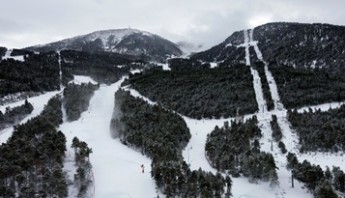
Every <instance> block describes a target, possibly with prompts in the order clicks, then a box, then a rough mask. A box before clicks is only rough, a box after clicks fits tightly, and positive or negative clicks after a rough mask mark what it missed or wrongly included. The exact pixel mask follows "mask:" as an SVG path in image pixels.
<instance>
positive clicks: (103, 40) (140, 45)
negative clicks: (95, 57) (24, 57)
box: [26, 28, 182, 60]
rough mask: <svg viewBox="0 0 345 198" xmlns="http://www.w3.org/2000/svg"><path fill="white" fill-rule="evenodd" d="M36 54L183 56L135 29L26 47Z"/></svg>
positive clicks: (174, 47) (169, 44) (168, 44)
mask: <svg viewBox="0 0 345 198" xmlns="http://www.w3.org/2000/svg"><path fill="white" fill-rule="evenodd" d="M26 49H28V50H33V51H39V52H42V51H51V50H53V51H60V50H64V49H71V50H78V51H86V52H92V53H93V52H102V51H106V52H116V53H121V54H129V55H136V56H141V55H146V56H150V57H152V58H153V59H155V60H164V59H165V58H167V57H170V56H180V55H181V54H182V52H181V50H180V49H179V47H178V46H177V45H176V44H174V43H172V42H171V41H169V40H167V39H164V38H162V37H160V36H158V35H155V34H151V33H149V32H145V31H140V30H136V29H131V28H127V29H112V30H102V31H96V32H93V33H90V34H86V35H82V36H76V37H73V38H68V39H65V40H61V41H57V42H53V43H48V44H44V45H36V46H31V47H27V48H26Z"/></svg>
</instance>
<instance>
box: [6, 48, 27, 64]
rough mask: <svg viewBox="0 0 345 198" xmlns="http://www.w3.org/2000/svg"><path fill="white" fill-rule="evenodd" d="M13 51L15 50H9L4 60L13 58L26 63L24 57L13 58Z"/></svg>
mask: <svg viewBox="0 0 345 198" xmlns="http://www.w3.org/2000/svg"><path fill="white" fill-rule="evenodd" d="M12 51H13V49H8V50H7V51H6V54H5V56H3V57H2V60H5V59H10V58H12V59H14V60H17V61H21V62H23V61H24V56H22V55H21V56H11V53H12Z"/></svg>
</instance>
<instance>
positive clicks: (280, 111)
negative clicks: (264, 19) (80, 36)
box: [0, 30, 345, 198]
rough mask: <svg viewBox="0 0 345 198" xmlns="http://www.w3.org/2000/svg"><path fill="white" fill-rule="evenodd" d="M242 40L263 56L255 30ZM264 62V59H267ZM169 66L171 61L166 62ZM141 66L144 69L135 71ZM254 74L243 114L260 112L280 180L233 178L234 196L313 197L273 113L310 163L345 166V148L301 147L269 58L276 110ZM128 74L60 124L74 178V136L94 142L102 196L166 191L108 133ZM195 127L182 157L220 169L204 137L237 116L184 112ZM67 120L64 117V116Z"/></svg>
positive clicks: (95, 190)
mask: <svg viewBox="0 0 345 198" xmlns="http://www.w3.org/2000/svg"><path fill="white" fill-rule="evenodd" d="M243 33H244V43H243V44H241V45H240V47H245V52H246V56H245V61H246V64H247V65H250V54H249V53H250V52H249V46H254V49H255V53H256V55H257V57H258V58H259V59H260V60H261V61H263V62H264V60H263V57H262V53H261V52H260V49H259V48H258V45H257V42H256V41H254V40H253V30H245V31H244V32H243ZM264 63H265V62H264ZM162 66H163V67H164V68H165V69H166V70H168V69H169V68H168V67H167V65H162ZM136 72H140V71H136ZM251 74H252V75H253V87H254V90H255V94H256V100H257V103H258V105H259V109H260V110H259V111H258V112H257V113H255V114H250V115H245V116H244V119H245V120H246V119H248V118H251V117H252V116H253V115H256V116H257V118H258V121H259V127H260V129H261V130H262V134H263V137H262V138H261V139H260V144H261V150H262V151H265V152H269V153H272V155H273V156H274V158H275V162H276V165H277V167H278V168H279V169H278V170H277V173H278V177H279V186H277V187H275V188H272V187H270V186H269V183H267V182H259V183H257V184H255V183H249V182H248V179H247V178H245V177H240V178H232V180H233V186H232V194H233V197H236V198H240V197H242V198H262V197H265V198H295V197H306V198H308V197H313V196H312V194H310V193H309V192H307V189H306V188H304V187H303V183H300V182H298V181H297V180H295V187H294V188H292V187H291V173H290V171H289V170H287V169H286V154H282V153H281V152H280V149H279V148H278V145H277V143H276V142H272V138H271V134H272V129H271V126H270V121H271V120H272V119H271V116H272V115H273V114H275V115H277V117H278V124H279V126H280V127H281V129H282V132H283V139H282V141H283V142H284V144H285V145H286V149H287V150H288V151H289V152H294V153H296V154H297V156H298V159H299V160H300V161H302V160H304V159H307V160H308V161H310V162H311V163H314V164H319V165H320V166H321V167H322V168H323V169H325V168H326V166H329V167H330V168H331V167H332V166H333V165H336V166H340V167H341V169H342V170H345V163H344V156H343V153H341V152H339V153H333V154H332V153H319V152H311V153H306V154H301V153H299V143H298V136H297V134H296V133H294V131H293V130H292V129H291V126H290V123H289V122H288V120H287V118H286V112H287V110H286V109H285V108H284V106H283V105H282V104H280V98H279V94H278V90H277V85H276V83H275V81H274V78H273V76H272V74H271V73H270V72H269V70H268V67H267V64H266V63H265V74H266V77H267V81H268V82H271V83H269V88H270V92H271V95H272V99H273V100H274V102H275V108H274V109H273V110H272V111H267V108H266V105H265V104H266V102H265V99H264V97H263V93H262V85H261V81H260V77H259V75H258V72H257V71H256V70H255V69H252V68H251ZM123 80H124V78H122V79H121V80H120V81H118V82H116V83H114V84H112V85H110V86H107V85H102V86H100V88H99V89H98V90H96V91H95V94H94V96H93V97H92V98H91V100H90V106H89V108H88V110H87V111H85V112H84V113H82V115H81V118H80V119H78V120H77V121H74V122H66V121H65V122H64V123H63V124H61V125H60V127H59V130H61V131H62V132H63V133H64V134H65V135H66V138H67V147H68V149H67V151H66V160H65V167H64V170H65V171H66V172H67V175H68V177H69V179H70V180H73V176H74V173H75V166H74V151H73V149H71V148H70V146H71V143H72V139H73V138H74V137H78V138H79V139H80V140H82V141H85V142H86V143H87V144H88V145H89V147H91V148H92V151H93V153H92V154H91V155H90V161H91V164H92V166H93V172H92V178H93V186H92V188H91V189H90V192H89V197H100V198H108V197H109V198H113V197H116V198H128V197H134V198H137V197H138V198H141V197H145V198H146V197H156V196H157V195H158V194H159V196H160V197H164V196H163V195H161V194H160V193H159V192H157V190H156V188H155V183H154V180H153V179H152V178H151V175H150V168H151V160H150V159H149V158H147V157H145V156H143V155H142V154H140V152H138V151H135V150H134V149H131V148H129V147H127V146H125V145H123V144H122V143H121V142H120V141H119V140H118V139H112V138H111V135H110V120H111V117H112V113H113V107H114V93H115V92H116V91H117V90H118V89H119V88H120V85H121V83H122V82H123ZM73 82H74V83H77V84H80V83H88V82H91V83H93V84H95V83H96V82H95V81H93V80H92V79H91V78H90V77H87V76H75V77H74V80H73ZM125 89H127V90H129V91H130V92H131V94H132V95H133V96H136V97H140V98H142V99H144V100H145V101H147V102H148V103H149V104H155V102H152V101H150V100H149V99H147V98H146V97H144V96H142V95H141V94H140V93H139V92H137V91H136V90H133V89H130V88H129V87H128V86H127V87H125ZM59 93H61V91H55V92H48V93H46V94H43V95H40V96H36V97H32V98H29V99H28V101H29V102H30V103H32V104H33V106H34V111H33V112H32V113H31V114H30V115H29V116H27V117H26V118H25V119H24V120H23V121H22V123H23V122H26V121H27V120H28V119H30V118H32V117H35V116H37V115H39V114H40V112H41V111H42V110H43V107H44V105H45V104H46V103H47V101H48V100H49V99H50V98H51V97H53V96H54V95H56V94H59ZM21 104H23V101H20V102H16V103H12V104H10V105H6V106H11V107H14V106H18V105H21ZM342 104H343V102H341V103H327V104H321V105H316V106H307V107H303V108H300V109H298V111H299V112H302V111H304V110H308V109H309V108H311V109H312V110H316V109H321V110H322V111H327V110H328V109H329V108H339V106H340V105H342ZM6 106H0V110H1V111H4V110H5V108H6ZM182 118H183V119H184V120H185V122H186V124H187V126H188V128H189V129H190V132H191V135H192V136H191V139H190V141H189V143H188V145H187V146H186V148H185V149H184V150H183V153H182V154H183V157H184V160H185V161H186V162H187V164H189V166H190V168H191V169H192V170H198V169H199V168H201V169H202V170H204V171H209V172H212V173H216V172H217V170H215V169H214V168H212V167H211V166H210V164H209V163H208V161H207V159H206V156H205V143H206V139H207V134H209V133H210V132H211V131H212V130H213V129H214V127H215V126H217V125H218V126H223V123H224V122H225V121H229V122H230V121H231V120H234V119H235V118H229V119H202V120H196V119H192V118H189V117H186V116H182ZM64 120H65V119H64ZM12 132H13V128H12V127H10V128H7V129H4V130H2V131H0V143H4V142H6V141H7V139H8V138H9V137H10V136H11V135H12ZM141 164H144V166H145V173H141V167H140V166H141ZM76 195H77V189H75V187H74V186H69V197H76Z"/></svg>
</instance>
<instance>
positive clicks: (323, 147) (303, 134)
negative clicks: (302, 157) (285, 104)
mask: <svg viewBox="0 0 345 198" xmlns="http://www.w3.org/2000/svg"><path fill="white" fill-rule="evenodd" d="M287 115H288V119H289V121H290V123H291V125H292V128H293V129H294V130H295V131H296V132H297V134H298V136H299V142H300V144H301V148H300V151H301V152H307V151H323V152H328V151H331V152H338V151H345V133H344V129H345V105H342V106H341V107H340V108H339V109H331V110H328V111H325V112H321V110H320V109H319V110H317V111H315V112H313V111H312V110H311V109H309V111H304V112H303V113H298V112H297V110H292V111H291V110H290V111H288V113H287Z"/></svg>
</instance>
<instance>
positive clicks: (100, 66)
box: [60, 50, 143, 85]
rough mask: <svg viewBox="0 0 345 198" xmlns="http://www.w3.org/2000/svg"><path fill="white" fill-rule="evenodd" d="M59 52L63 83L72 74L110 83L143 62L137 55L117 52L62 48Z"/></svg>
mask: <svg viewBox="0 0 345 198" xmlns="http://www.w3.org/2000/svg"><path fill="white" fill-rule="evenodd" d="M60 54H61V68H62V74H63V76H62V77H63V83H64V84H65V85H66V84H67V83H68V82H69V81H71V80H73V75H85V76H90V77H91V78H92V79H94V80H95V81H97V82H99V83H105V84H112V83H114V82H116V81H118V80H119V79H120V78H121V77H122V76H123V75H126V74H128V73H129V71H130V69H132V68H137V67H140V66H141V64H142V63H143V61H142V60H141V59H139V58H138V57H135V56H130V55H122V54H117V53H107V52H103V53H100V52H99V53H88V52H83V51H73V50H64V51H61V52H60Z"/></svg>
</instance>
